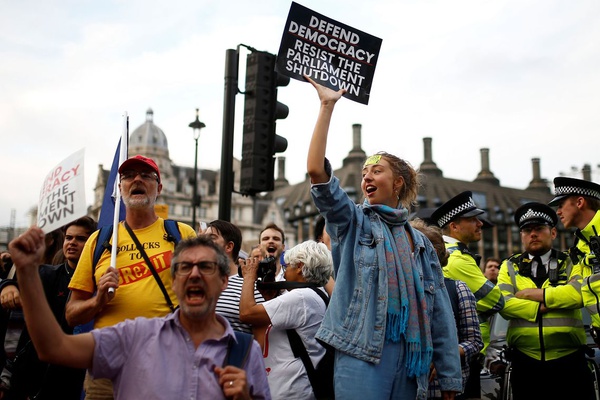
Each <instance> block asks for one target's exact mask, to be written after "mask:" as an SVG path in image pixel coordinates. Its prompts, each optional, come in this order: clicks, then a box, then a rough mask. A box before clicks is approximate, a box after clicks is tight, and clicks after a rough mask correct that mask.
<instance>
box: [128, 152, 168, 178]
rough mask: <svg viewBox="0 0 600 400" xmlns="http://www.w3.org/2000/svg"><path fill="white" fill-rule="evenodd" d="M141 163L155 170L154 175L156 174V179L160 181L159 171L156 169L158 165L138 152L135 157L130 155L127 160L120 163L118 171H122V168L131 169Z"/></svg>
mask: <svg viewBox="0 0 600 400" xmlns="http://www.w3.org/2000/svg"><path fill="white" fill-rule="evenodd" d="M142 165H143V166H146V167H150V168H152V170H153V171H154V172H156V175H158V181H159V182H160V171H159V170H158V165H156V163H155V162H154V160H153V159H151V158H148V157H144V156H142V155H139V154H138V155H137V156H135V157H130V158H128V159H127V160H125V161H123V164H121V166H120V167H119V173H122V172H123V170H126V169H133V168H135V167H138V166H142Z"/></svg>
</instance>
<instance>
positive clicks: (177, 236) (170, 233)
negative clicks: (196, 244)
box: [165, 219, 181, 246]
mask: <svg viewBox="0 0 600 400" xmlns="http://www.w3.org/2000/svg"><path fill="white" fill-rule="evenodd" d="M165 231H166V232H167V234H166V235H165V240H166V241H168V242H173V243H174V244H175V245H176V246H177V244H178V243H179V242H180V241H181V232H180V231H179V224H178V223H177V221H175V220H172V219H165Z"/></svg>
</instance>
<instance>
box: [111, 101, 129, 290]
mask: <svg viewBox="0 0 600 400" xmlns="http://www.w3.org/2000/svg"><path fill="white" fill-rule="evenodd" d="M128 141H129V116H128V115H127V111H125V113H124V114H123V134H122V136H121V145H120V146H119V166H118V167H117V169H118V168H119V167H120V166H121V164H123V162H124V161H125V160H127V148H128V147H129V146H128ZM114 193H115V212H114V214H113V233H112V248H111V251H110V266H111V267H113V268H117V248H118V247H119V246H118V245H117V244H118V239H119V211H120V210H121V191H120V190H119V179H115V187H114ZM114 292H115V288H108V293H114Z"/></svg>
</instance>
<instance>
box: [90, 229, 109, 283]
mask: <svg viewBox="0 0 600 400" xmlns="http://www.w3.org/2000/svg"><path fill="white" fill-rule="evenodd" d="M112 233H113V226H112V224H110V225H104V226H103V227H102V228H100V231H99V232H98V236H97V237H96V247H95V248H94V256H93V258H92V281H93V282H94V286H96V277H95V276H94V273H95V272H96V266H97V265H98V261H100V257H102V253H104V251H105V250H108V251H109V252H110V251H111V248H112V246H111V244H110V239H111V237H112Z"/></svg>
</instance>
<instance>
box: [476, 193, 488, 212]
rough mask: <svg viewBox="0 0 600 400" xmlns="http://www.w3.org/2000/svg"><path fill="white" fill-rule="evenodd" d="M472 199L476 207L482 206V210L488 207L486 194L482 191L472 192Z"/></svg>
mask: <svg viewBox="0 0 600 400" xmlns="http://www.w3.org/2000/svg"><path fill="white" fill-rule="evenodd" d="M473 201H474V202H475V205H476V206H477V208H483V209H484V210H486V209H487V208H488V205H487V195H486V194H485V193H483V192H473Z"/></svg>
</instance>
